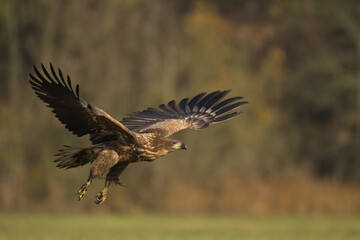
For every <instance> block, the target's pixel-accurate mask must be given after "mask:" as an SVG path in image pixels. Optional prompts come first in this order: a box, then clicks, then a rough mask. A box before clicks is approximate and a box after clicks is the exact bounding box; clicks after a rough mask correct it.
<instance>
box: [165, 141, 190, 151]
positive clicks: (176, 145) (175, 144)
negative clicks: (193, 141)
mask: <svg viewBox="0 0 360 240" xmlns="http://www.w3.org/2000/svg"><path fill="white" fill-rule="evenodd" d="M167 148H168V149H169V151H175V150H179V149H182V150H186V149H187V147H186V145H185V143H183V142H181V141H179V140H173V139H169V141H168V144H167Z"/></svg>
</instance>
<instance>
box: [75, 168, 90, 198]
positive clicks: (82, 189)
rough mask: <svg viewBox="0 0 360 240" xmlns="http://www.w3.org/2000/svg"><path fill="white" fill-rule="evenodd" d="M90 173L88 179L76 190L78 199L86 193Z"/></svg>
mask: <svg viewBox="0 0 360 240" xmlns="http://www.w3.org/2000/svg"><path fill="white" fill-rule="evenodd" d="M92 178H93V177H92V174H91V173H90V175H89V178H88V180H87V181H86V182H85V183H84V184H83V185H82V186H81V187H80V188H79V190H78V195H79V196H78V201H80V200H81V198H82V197H83V196H84V194H85V193H86V191H87V189H88V187H89V186H90V183H91V180H92Z"/></svg>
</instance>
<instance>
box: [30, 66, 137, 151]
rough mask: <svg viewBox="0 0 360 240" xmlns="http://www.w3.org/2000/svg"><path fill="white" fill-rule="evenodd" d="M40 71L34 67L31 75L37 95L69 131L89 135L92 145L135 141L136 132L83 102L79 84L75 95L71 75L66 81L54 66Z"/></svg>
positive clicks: (31, 82)
mask: <svg viewBox="0 0 360 240" xmlns="http://www.w3.org/2000/svg"><path fill="white" fill-rule="evenodd" d="M41 68H42V72H43V74H42V73H40V71H39V70H38V69H37V68H36V67H35V66H34V72H35V74H34V75H32V74H31V73H30V74H29V75H30V80H29V82H30V84H31V87H32V89H34V90H35V93H36V95H37V96H38V97H39V98H40V99H41V100H42V101H44V102H45V103H47V106H48V107H50V108H52V112H53V113H55V116H56V117H57V118H58V119H59V120H60V122H61V123H63V124H65V127H66V128H67V129H68V130H70V131H71V132H72V133H74V134H75V135H77V136H79V137H80V136H83V135H86V134H89V135H90V140H91V142H92V143H93V144H98V143H102V142H106V141H109V140H114V139H118V140H122V141H124V143H135V142H136V139H135V135H134V133H132V132H131V131H130V130H129V129H127V128H126V127H125V126H124V125H122V124H121V123H120V122H119V121H117V120H115V119H114V118H112V117H111V116H110V115H108V114H107V113H106V112H104V111H103V110H101V109H99V108H97V107H95V106H92V105H91V104H89V103H87V102H86V101H85V100H83V99H81V98H80V96H79V85H77V86H76V88H75V92H74V90H73V88H72V85H71V80H70V77H69V76H67V79H66V81H65V78H64V76H63V74H62V72H61V70H60V69H59V70H58V74H56V72H55V70H54V68H53V66H52V65H51V64H50V70H51V72H50V73H49V72H48V71H47V70H46V68H45V67H44V65H42V64H41Z"/></svg>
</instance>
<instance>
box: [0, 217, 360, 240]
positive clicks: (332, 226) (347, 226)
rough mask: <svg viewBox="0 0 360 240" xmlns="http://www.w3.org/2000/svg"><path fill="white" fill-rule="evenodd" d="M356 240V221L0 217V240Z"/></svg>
mask: <svg viewBox="0 0 360 240" xmlns="http://www.w3.org/2000/svg"><path fill="white" fill-rule="evenodd" d="M8 239H9V240H10V239H11V240H16V239H22V240H28V239H29V240H30V239H34V240H55V239H59V240H60V239H61V240H64V239H76V240H81V239H86V240H89V239H97V240H101V239H125V240H127V239H170V240H171V239H206V240H208V239H276V240H281V239H293V240H296V239H314V240H315V239H316V240H318V239H326V240H331V239H341V240H344V239H354V240H355V239H360V217H350V216H346V217H342V216H332V217H304V216H264V217H256V216H216V215H211V216H175V215H139V216H137V215H135V216H133V215H130V216H129V215H125V216H124V215H106V214H105V215H104V214H88V215H66V214H65V215H59V214H34V215H32V214H20V213H18V214H0V240H8Z"/></svg>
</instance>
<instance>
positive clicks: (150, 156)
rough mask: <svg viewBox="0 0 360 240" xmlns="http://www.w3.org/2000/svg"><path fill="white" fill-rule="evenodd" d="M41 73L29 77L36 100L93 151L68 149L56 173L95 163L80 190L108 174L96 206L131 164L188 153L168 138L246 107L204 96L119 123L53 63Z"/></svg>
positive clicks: (217, 93)
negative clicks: (86, 139)
mask: <svg viewBox="0 0 360 240" xmlns="http://www.w3.org/2000/svg"><path fill="white" fill-rule="evenodd" d="M41 69H42V73H41V72H40V71H39V70H38V69H37V68H36V67H35V66H34V72H35V74H31V73H30V74H29V76H30V80H29V82H30V84H31V87H32V89H34V90H35V93H36V95H37V96H38V97H39V98H40V99H41V100H42V101H44V102H45V103H46V104H47V106H48V107H50V108H52V112H53V113H54V114H55V116H56V117H57V118H58V119H59V120H60V122H61V123H63V124H64V125H65V127H66V128H67V129H68V130H70V131H71V132H72V133H73V134H75V135H76V136H79V137H80V136H84V135H89V137H90V141H91V143H92V146H90V147H84V148H78V147H70V146H66V145H65V146H64V149H61V150H59V153H58V154H57V155H56V156H58V158H57V159H56V160H55V162H57V167H59V168H65V169H69V168H75V167H79V166H83V165H85V164H87V163H91V168H90V174H89V177H88V179H87V181H86V182H85V184H84V185H82V186H81V187H80V189H79V190H78V200H80V199H81V198H82V197H83V196H84V194H85V193H86V190H87V189H88V187H89V185H90V183H91V181H92V180H93V179H94V178H97V177H101V176H102V175H103V174H105V173H106V172H107V175H106V179H105V187H104V188H103V189H102V190H101V191H100V192H99V193H98V194H97V195H96V199H95V202H96V203H97V204H101V203H103V202H104V201H105V199H106V195H107V191H108V187H109V186H110V184H111V183H112V182H114V183H116V184H120V185H121V183H120V182H119V176H120V174H121V173H122V172H123V171H124V169H125V168H126V167H127V166H128V165H129V164H130V163H134V162H139V161H149V162H151V161H154V160H155V159H157V158H159V157H162V156H164V155H166V154H168V153H169V152H173V151H175V150H178V149H184V150H186V145H185V144H184V143H183V142H181V141H179V140H176V139H171V138H168V137H169V136H170V135H172V134H173V133H175V132H178V131H180V130H183V129H187V128H189V129H194V130H198V129H204V128H206V127H208V126H210V125H212V124H217V123H221V122H224V121H227V120H229V119H232V118H234V117H236V116H238V115H239V114H240V113H241V111H238V112H237V111H234V110H235V109H237V108H239V107H240V106H241V105H243V104H245V103H247V102H246V101H243V100H242V99H243V97H232V98H227V99H226V100H223V98H224V97H225V96H226V95H227V94H228V93H229V92H230V90H225V91H215V92H211V93H209V94H206V93H200V94H198V95H196V96H195V97H193V98H191V99H189V98H184V99H182V100H181V101H180V102H179V103H176V102H175V101H174V100H172V101H170V102H168V103H167V104H162V105H160V106H159V108H158V109H155V108H148V109H146V110H143V111H138V112H134V113H132V114H128V117H126V118H124V119H123V120H122V121H117V120H115V119H114V118H112V117H111V116H110V115H109V114H107V113H106V112H104V111H103V110H101V109H100V108H97V107H95V106H93V105H91V104H90V103H88V102H86V101H85V100H84V99H82V98H80V93H79V85H77V86H76V88H75V89H74V88H73V87H72V84H71V80H70V77H69V76H67V77H66V78H65V77H64V75H63V73H62V72H61V70H60V69H58V71H57V72H56V71H55V70H54V68H53V66H52V64H51V63H50V71H48V70H47V69H46V68H45V67H44V65H43V64H41Z"/></svg>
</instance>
